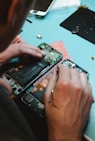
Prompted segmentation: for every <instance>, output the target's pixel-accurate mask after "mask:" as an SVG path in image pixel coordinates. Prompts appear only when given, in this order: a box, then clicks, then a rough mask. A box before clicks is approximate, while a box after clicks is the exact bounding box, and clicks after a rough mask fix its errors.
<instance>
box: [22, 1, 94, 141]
mask: <svg viewBox="0 0 95 141" xmlns="http://www.w3.org/2000/svg"><path fill="white" fill-rule="evenodd" d="M81 5H86V6H87V7H88V8H89V9H91V10H93V11H95V0H82V2H81ZM76 10H77V7H70V8H61V9H59V10H56V11H55V10H51V11H50V12H49V13H48V14H47V15H46V16H45V17H44V18H40V17H39V18H38V17H36V16H34V15H32V16H29V17H27V18H28V19H29V20H31V21H32V23H29V22H28V21H25V23H24V25H23V27H22V29H23V32H21V34H20V35H21V37H22V38H23V39H24V40H25V41H26V42H27V43H29V44H31V45H33V46H38V45H39V44H40V43H42V42H46V43H48V44H51V43H54V42H57V41H60V40H61V41H62V42H63V43H64V45H65V47H66V48H67V50H68V52H69V54H70V55H71V57H72V59H73V61H74V62H76V63H77V64H78V65H79V66H81V67H83V68H84V69H85V70H87V71H88V72H89V81H90V82H91V85H92V89H93V95H94V98H95V59H94V58H95V44H93V43H91V42H89V41H87V40H85V39H83V38H81V37H80V36H78V35H76V34H72V33H71V32H70V31H69V30H67V29H65V28H62V27H61V26H60V23H61V22H62V21H64V20H65V19H66V18H67V17H69V16H70V15H71V14H72V13H73V12H75V11H76ZM38 35H41V37H42V38H41V39H40V38H37V36H38ZM85 135H86V136H87V137H88V138H90V139H92V140H94V141H95V104H93V105H92V108H91V112H90V117H89V122H88V125H87V128H86V130H85Z"/></svg>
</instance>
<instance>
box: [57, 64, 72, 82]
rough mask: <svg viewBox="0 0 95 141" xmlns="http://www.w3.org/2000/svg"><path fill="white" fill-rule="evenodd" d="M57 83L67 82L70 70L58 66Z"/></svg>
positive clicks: (69, 77)
mask: <svg viewBox="0 0 95 141" xmlns="http://www.w3.org/2000/svg"><path fill="white" fill-rule="evenodd" d="M58 72H59V73H58V74H59V75H58V81H61V82H68V81H69V80H70V79H71V74H70V69H69V68H68V67H67V66H64V65H62V64H60V65H58Z"/></svg>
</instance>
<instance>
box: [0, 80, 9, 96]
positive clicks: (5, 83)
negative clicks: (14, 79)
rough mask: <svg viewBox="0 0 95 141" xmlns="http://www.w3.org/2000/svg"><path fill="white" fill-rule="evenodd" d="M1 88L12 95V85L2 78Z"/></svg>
mask: <svg viewBox="0 0 95 141" xmlns="http://www.w3.org/2000/svg"><path fill="white" fill-rule="evenodd" d="M0 86H3V87H5V88H6V89H7V90H8V92H9V94H11V93H12V89H11V87H10V85H9V84H8V83H7V82H6V81H4V80H3V79H1V78H0Z"/></svg>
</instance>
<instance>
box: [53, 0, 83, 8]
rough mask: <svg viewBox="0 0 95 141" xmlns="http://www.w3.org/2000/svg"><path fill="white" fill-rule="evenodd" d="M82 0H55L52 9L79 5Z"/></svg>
mask: <svg viewBox="0 0 95 141" xmlns="http://www.w3.org/2000/svg"><path fill="white" fill-rule="evenodd" d="M80 2H81V0H55V2H54V4H53V6H52V7H51V10H56V9H60V8H65V7H71V6H79V5H80Z"/></svg>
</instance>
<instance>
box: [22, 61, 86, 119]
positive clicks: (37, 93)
mask: <svg viewBox="0 0 95 141" xmlns="http://www.w3.org/2000/svg"><path fill="white" fill-rule="evenodd" d="M62 64H63V65H66V66H68V67H69V68H74V69H76V70H77V71H78V72H84V73H85V74H86V75H87V78H88V76H89V75H88V72H87V71H86V70H84V69H83V68H81V67H80V66H78V65H77V64H76V63H74V62H73V61H71V60H68V59H67V60H64V61H63V62H62ZM50 76H51V74H49V75H48V76H47V77H46V78H44V79H43V80H42V81H40V82H39V83H38V84H37V85H36V86H32V87H30V88H29V89H28V90H27V91H26V92H24V94H23V96H21V101H22V102H23V103H24V104H26V105H27V106H28V107H29V108H30V109H31V110H32V111H35V112H36V113H37V114H38V115H39V116H40V117H44V94H45V91H46V87H47V85H48V80H49V77H50Z"/></svg>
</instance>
